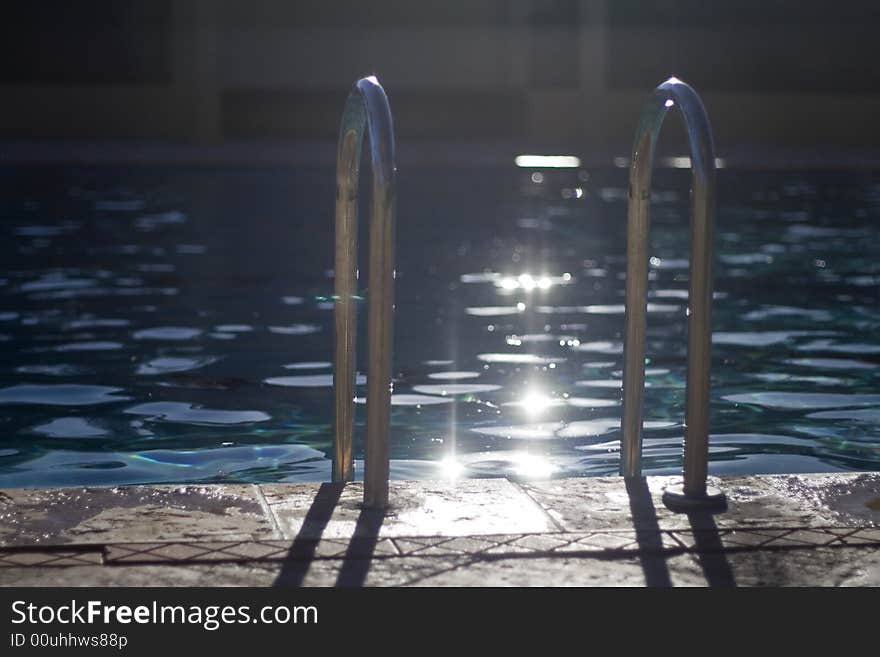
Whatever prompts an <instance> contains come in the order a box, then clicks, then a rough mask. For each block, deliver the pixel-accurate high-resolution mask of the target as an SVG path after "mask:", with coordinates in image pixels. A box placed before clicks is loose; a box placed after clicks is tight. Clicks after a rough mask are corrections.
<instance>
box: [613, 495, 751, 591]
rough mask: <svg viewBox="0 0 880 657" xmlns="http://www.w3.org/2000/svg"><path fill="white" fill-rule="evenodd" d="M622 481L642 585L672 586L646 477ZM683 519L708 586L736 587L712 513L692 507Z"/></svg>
mask: <svg viewBox="0 0 880 657" xmlns="http://www.w3.org/2000/svg"><path fill="white" fill-rule="evenodd" d="M624 481H625V485H626V492H627V495H628V496H629V509H630V514H631V515H632V520H633V527H634V529H635V532H636V542H637V543H638V546H639V560H640V561H641V565H642V570H643V571H644V574H645V585H646V586H658V587H668V586H672V578H671V577H670V574H669V566H668V564H667V560H668V559H669V558H670V556H672V555H671V554H670V552H669V550H668V549H666V548H664V546H663V531H662V530H661V529H660V522H659V520H658V518H657V509H656V507H655V506H654V499H653V497H652V495H651V491H650V489H649V488H648V480H647V479H646V478H645V477H633V478H626V479H625V480H624ZM687 518H688V522H689V523H690V526H691V530H692V532H693V535H694V544H693V550H694V552H693V555H694V557H695V558H696V561H697V563H698V564H699V565H700V568H701V569H702V571H703V576H704V577H705V578H706V584H708V585H709V586H711V587H734V586H736V578H735V577H734V575H733V570H732V569H731V567H730V563H729V562H728V561H727V555H726V553H725V551H724V544H723V543H722V541H721V535H720V534H719V532H718V525H717V524H716V523H715V518H714V517H713V513H712V512H711V511H702V510H693V511H690V512H688V514H687Z"/></svg>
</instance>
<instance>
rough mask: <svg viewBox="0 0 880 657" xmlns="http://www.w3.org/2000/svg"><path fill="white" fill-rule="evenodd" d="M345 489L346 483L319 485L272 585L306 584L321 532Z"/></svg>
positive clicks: (328, 521)
mask: <svg viewBox="0 0 880 657" xmlns="http://www.w3.org/2000/svg"><path fill="white" fill-rule="evenodd" d="M344 489H345V484H344V483H332V484H327V483H325V484H321V486H320V487H319V488H318V492H317V493H315V499H313V500H312V505H311V506H310V507H309V510H308V511H307V512H306V516H305V518H303V522H302V526H301V527H300V529H299V532H298V533H297V535H296V538H294V539H293V543H291V544H290V549H289V550H288V551H287V555H286V557H285V559H284V561H282V562H281V570H280V571H279V572H278V577H276V578H275V581H274V582H273V584H272V586H302V584H303V582H304V581H305V578H306V575H307V574H308V572H309V567H310V566H311V564H312V561H314V559H315V552H316V551H317V549H318V542H319V541H320V540H321V535H322V534H323V533H324V530H325V529H326V528H327V525H328V524H329V523H330V518H331V517H332V516H333V511H334V510H335V509H336V505H337V504H339V498H340V497H341V496H342V491H343V490H344Z"/></svg>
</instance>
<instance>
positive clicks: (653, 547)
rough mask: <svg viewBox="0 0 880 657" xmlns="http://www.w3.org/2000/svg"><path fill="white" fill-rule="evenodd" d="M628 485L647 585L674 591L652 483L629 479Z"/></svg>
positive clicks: (640, 478) (645, 480)
mask: <svg viewBox="0 0 880 657" xmlns="http://www.w3.org/2000/svg"><path fill="white" fill-rule="evenodd" d="M624 482H625V485H626V493H627V495H628V496H629V510H630V513H631V514H632V519H633V527H634V528H635V530H636V542H637V543H638V545H639V560H640V561H641V562H642V570H643V571H644V573H645V585H646V586H658V587H670V586H672V578H671V577H670V576H669V567H668V566H667V565H666V558H667V557H666V554H665V553H664V550H663V536H662V534H661V533H660V523H659V521H658V520H657V509H656V508H655V507H654V499H653V498H652V497H651V491H650V489H649V488H648V480H647V479H645V478H644V477H634V478H630V477H627V478H626V479H624Z"/></svg>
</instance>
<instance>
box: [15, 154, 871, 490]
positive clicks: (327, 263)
mask: <svg viewBox="0 0 880 657" xmlns="http://www.w3.org/2000/svg"><path fill="white" fill-rule="evenodd" d="M533 173H535V172H534V171H529V170H528V169H522V170H519V171H516V172H513V171H497V170H489V171H485V172H482V173H480V174H476V175H475V174H474V173H473V172H461V171H454V170H453V171H430V170H425V171H417V172H405V171H404V172H402V174H401V180H400V192H399V195H400V200H399V213H400V216H401V221H400V228H399V233H398V239H399V244H400V247H399V248H398V254H399V255H398V258H399V261H398V267H397V268H398V272H399V274H400V275H399V277H398V281H397V295H396V306H397V311H396V318H395V345H396V350H397V351H396V354H395V381H394V391H393V396H392V404H393V407H392V436H391V438H392V459H393V461H392V476H395V477H400V478H413V477H415V478H457V477H493V476H510V477H516V478H524V479H533V478H547V477H558V476H588V475H608V474H614V473H616V472H617V469H618V462H619V449H620V445H619V425H620V417H619V416H620V394H621V392H620V388H621V381H620V372H621V368H622V351H623V345H622V338H621V333H622V329H623V311H624V306H623V274H624V268H625V258H624V249H625V223H626V222H625V216H626V197H627V196H626V188H625V184H626V172H625V171H623V170H616V169H612V170H607V171H603V170H597V171H591V172H589V175H587V172H583V171H578V170H543V171H541V172H540V173H541V176H540V180H539V181H535V179H534V177H533V175H532V174H533ZM0 180H2V183H0V184H2V185H3V191H4V194H3V195H2V199H3V201H2V203H0V211H2V212H3V213H4V215H5V217H4V223H3V225H4V226H5V228H4V230H6V231H7V234H6V237H7V239H6V240H4V241H3V242H2V245H0V250H2V253H3V261H4V263H5V264H6V267H5V270H4V271H3V272H0V274H2V279H0V322H2V333H0V358H2V360H0V429H2V432H0V436H2V438H0V486H22V485H80V484H124V483H143V482H185V481H296V480H325V479H328V478H329V472H330V466H329V460H328V455H329V454H330V447H331V445H330V441H331V435H332V408H333V399H332V360H333V354H332V342H333V340H332V330H333V324H332V322H333V315H332V313H330V312H327V311H328V310H329V309H332V303H333V302H332V292H333V291H332V284H333V282H332V277H331V276H330V275H328V273H329V270H330V268H331V266H332V221H331V219H332V216H333V175H332V172H328V171H311V170H310V171H287V170H285V171H281V170H279V171H267V170H264V171H260V172H248V171H232V170H231V171H223V172H220V171H198V170H185V169H173V170H172V169H169V170H144V171H139V172H134V173H132V172H127V173H125V174H124V175H123V174H118V173H112V172H109V171H96V170H64V171H62V170H54V169H45V170H41V169H32V170H29V171H26V172H13V171H10V170H7V171H5V172H4V174H3V176H2V177H0ZM438 180H442V181H443V184H442V185H438V184H437V181H438ZM688 180H689V176H688V173H687V172H686V171H680V172H676V171H658V172H657V174H656V177H655V187H656V189H655V190H654V191H655V193H654V194H653V195H652V201H653V207H654V215H653V217H652V224H653V227H652V235H651V259H650V263H649V264H650V276H649V278H650V283H649V299H650V300H651V303H649V304H648V311H649V313H650V314H649V324H648V340H647V342H648V345H647V346H648V354H647V355H648V360H649V363H648V367H647V387H646V399H645V416H646V423H645V433H644V437H645V440H644V444H645V464H646V469H647V470H648V472H651V473H658V474H671V473H675V472H676V471H678V470H679V469H680V467H681V434H682V426H681V423H682V421H683V414H684V382H685V368H684V365H685V343H686V324H685V322H686V317H685V311H686V304H687V297H688V293H687V275H688V269H687V265H688V263H687V252H688V244H689V238H688V235H687V216H688V194H687V185H688ZM450 189H456V190H458V192H457V193H456V194H454V195H449V194H448V193H447V192H448V190H450ZM573 190H576V191H577V193H575V192H574V191H573ZM719 193H720V194H721V197H720V200H719V213H718V226H717V230H716V236H717V237H716V245H717V249H718V257H717V258H716V262H715V295H714V298H715V305H714V310H713V327H714V329H715V331H714V336H713V371H712V384H713V388H712V432H713V433H712V437H711V443H710V460H711V462H710V471H711V472H713V473H719V474H720V473H736V472H740V473H746V472H804V471H823V470H824V471H829V470H852V469H856V470H858V469H875V470H876V469H880V415H878V414H880V394H878V391H880V386H878V382H880V368H878V364H880V342H878V341H877V339H876V337H875V336H876V335H878V328H880V310H878V308H880V304H878V300H880V299H878V289H880V269H878V265H877V262H880V239H878V237H880V236H878V229H877V228H876V226H877V225H878V223H877V222H878V219H880V181H878V180H875V179H874V178H873V177H872V176H870V175H868V174H865V173H852V172H850V173H847V174H811V175H809V176H808V175H804V174H793V173H775V174H766V173H764V174H760V175H759V174H744V173H735V172H732V171H730V170H725V171H723V172H721V173H720V174H719ZM363 234H364V235H366V231H364V232H363ZM362 280H366V279H365V278H362ZM368 294H369V291H368V290H364V291H363V296H368ZM362 300H363V299H361V298H359V301H362ZM362 307H363V310H364V311H365V306H362ZM361 315H362V316H365V315H366V313H365V312H362V313H361ZM362 328H363V327H362ZM364 337H365V336H364V333H363V330H362V332H361V343H360V351H359V353H358V359H359V366H360V367H361V374H360V375H359V376H358V379H357V384H358V386H359V390H358V392H359V394H360V395H363V394H364V392H365V387H364V383H365V381H366V379H365V377H364V373H363V368H364V366H365V357H366V341H365V340H364ZM355 401H356V426H355V431H356V453H357V455H358V456H360V455H361V453H362V439H363V431H364V425H365V419H366V409H365V406H364V401H365V399H364V397H363V396H360V397H358V398H357V399H356V400H355ZM361 466H362V463H361V462H360V461H358V462H357V465H356V470H357V471H358V472H359V473H360V472H362V467H361Z"/></svg>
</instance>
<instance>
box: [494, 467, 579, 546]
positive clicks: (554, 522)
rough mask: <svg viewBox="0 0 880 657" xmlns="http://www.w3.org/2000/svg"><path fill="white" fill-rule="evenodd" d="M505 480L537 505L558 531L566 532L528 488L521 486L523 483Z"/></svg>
mask: <svg viewBox="0 0 880 657" xmlns="http://www.w3.org/2000/svg"><path fill="white" fill-rule="evenodd" d="M506 481H507V482H508V483H510V484H511V485H513V486H515V487H516V488H517V489H518V490H520V491H521V492H522V493H523V495H525V496H526V497H527V498H529V500H530V501H531V502H532V504H534V505H535V506H537V507H538V508H539V509H540V510H541V512H542V513H543V514H544V515H545V516H547V518H548V519H549V520H550V522H551V523H552V524H553V526H554V527H556V528H557V529H558V530H559V531H560V532H567V531H568V530H567V529H566V528H565V527H563V526H562V524H561V523H559V522H557V520H556V518H554V517H553V516H552V515H551V514H550V512H549V511H548V510H547V508H545V507H544V505H543V504H541V503H540V502H539V501H538V500H536V499H535V498H534V497H533V496H532V494H531V493H529V491H528V489H527V488H526V487H525V486H523V485H522V484H520V483H519V482H516V481H512V480H510V479H507V480H506ZM541 533H545V534H546V533H549V532H541Z"/></svg>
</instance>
